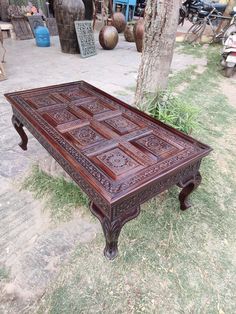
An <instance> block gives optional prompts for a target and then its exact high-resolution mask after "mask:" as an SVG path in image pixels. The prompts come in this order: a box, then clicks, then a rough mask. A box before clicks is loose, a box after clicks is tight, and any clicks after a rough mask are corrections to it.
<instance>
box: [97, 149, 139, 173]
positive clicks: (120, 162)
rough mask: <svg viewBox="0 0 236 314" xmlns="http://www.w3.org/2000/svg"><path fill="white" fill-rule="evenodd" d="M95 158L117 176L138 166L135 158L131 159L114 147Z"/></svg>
mask: <svg viewBox="0 0 236 314" xmlns="http://www.w3.org/2000/svg"><path fill="white" fill-rule="evenodd" d="M97 159H98V160H99V161H101V162H102V163H103V164H104V165H105V166H106V167H107V168H108V169H110V170H111V171H112V172H113V173H115V174H116V175H117V176H118V175H121V174H123V173H125V172H127V171H130V170H132V169H134V168H136V167H138V166H139V164H138V163H137V162H136V161H135V160H133V159H132V158H131V157H130V156H128V155H127V154H126V153H125V152H124V151H123V150H121V149H120V148H114V149H112V150H110V151H108V152H105V153H103V154H101V155H98V156H97Z"/></svg>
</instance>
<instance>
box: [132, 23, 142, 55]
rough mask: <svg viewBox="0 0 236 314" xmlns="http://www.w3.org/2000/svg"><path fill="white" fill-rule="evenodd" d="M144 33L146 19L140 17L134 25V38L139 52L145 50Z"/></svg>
mask: <svg viewBox="0 0 236 314" xmlns="http://www.w3.org/2000/svg"><path fill="white" fill-rule="evenodd" d="M143 35H144V19H139V20H138V21H137V23H136V24H135V25H134V40H135V43H136V48H137V51H138V52H142V50H143Z"/></svg>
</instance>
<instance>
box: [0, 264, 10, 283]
mask: <svg viewBox="0 0 236 314" xmlns="http://www.w3.org/2000/svg"><path fill="white" fill-rule="evenodd" d="M8 277H9V274H8V271H7V270H6V268H5V267H4V268H3V267H0V282H1V280H4V279H8Z"/></svg>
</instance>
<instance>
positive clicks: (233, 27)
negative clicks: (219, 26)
mask: <svg viewBox="0 0 236 314" xmlns="http://www.w3.org/2000/svg"><path fill="white" fill-rule="evenodd" d="M234 33H236V25H235V24H232V25H230V26H229V27H228V28H227V29H226V31H225V32H224V35H223V38H222V45H223V46H224V44H225V42H226V40H227V39H228V37H229V36H230V35H233V34H234Z"/></svg>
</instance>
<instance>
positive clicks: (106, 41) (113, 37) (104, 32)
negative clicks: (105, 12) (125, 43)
mask: <svg viewBox="0 0 236 314" xmlns="http://www.w3.org/2000/svg"><path fill="white" fill-rule="evenodd" d="M110 23H111V21H108V25H107V26H103V28H102V29H101V30H100V33H99V42H100V45H101V46H102V48H103V49H106V50H111V49H113V48H115V46H116V45H117V43H118V40H119V35H118V32H117V29H116V28H115V27H114V26H112V25H110Z"/></svg>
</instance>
